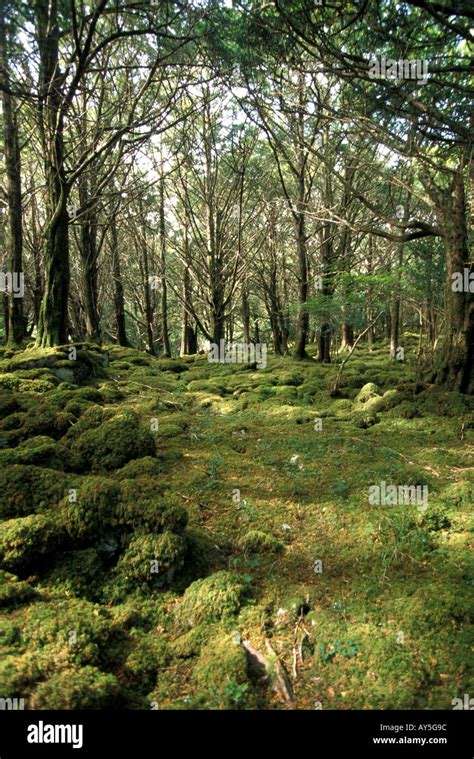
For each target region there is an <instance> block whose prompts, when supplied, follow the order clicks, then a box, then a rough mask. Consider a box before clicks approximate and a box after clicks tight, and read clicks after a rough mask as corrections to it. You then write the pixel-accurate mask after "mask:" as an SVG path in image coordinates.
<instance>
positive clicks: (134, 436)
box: [72, 410, 155, 472]
mask: <svg viewBox="0 0 474 759" xmlns="http://www.w3.org/2000/svg"><path fill="white" fill-rule="evenodd" d="M83 419H84V417H82V419H81V420H80V421H79V422H78V424H79V423H80V422H81V421H82V420H83ZM72 451H73V452H74V454H75V455H76V456H77V458H78V460H79V461H80V462H81V468H82V469H86V470H87V469H90V470H91V471H94V472H97V471H107V470H112V469H119V468H120V467H123V466H124V464H126V463H127V462H128V461H130V460H131V459H138V458H142V457H143V456H153V455H154V454H155V440H154V438H153V435H152V434H151V433H150V432H148V431H147V430H146V429H145V428H144V427H143V426H142V425H141V424H140V420H139V418H138V415H137V414H135V413H134V412H133V411H128V410H126V411H121V412H119V413H117V414H116V415H115V416H113V417H112V418H111V419H108V420H107V421H105V422H104V423H103V424H101V425H100V427H97V428H96V429H94V430H86V431H85V432H84V433H83V434H82V435H80V437H78V438H77V440H74V442H73V443H72Z"/></svg>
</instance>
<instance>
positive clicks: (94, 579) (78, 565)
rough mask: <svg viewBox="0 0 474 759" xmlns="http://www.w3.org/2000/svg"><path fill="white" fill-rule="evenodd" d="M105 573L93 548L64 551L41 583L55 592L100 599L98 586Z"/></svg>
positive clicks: (102, 564)
mask: <svg viewBox="0 0 474 759" xmlns="http://www.w3.org/2000/svg"><path fill="white" fill-rule="evenodd" d="M104 571H105V565H104V561H103V560H102V557H101V556H100V554H99V553H98V551H96V550H95V549H94V548H85V549H82V550H80V551H66V552H64V553H62V554H60V555H59V556H58V557H57V560H56V562H55V564H54V566H53V567H52V569H50V571H49V572H48V573H46V574H45V575H44V577H43V583H45V584H47V585H52V586H54V588H55V590H56V591H57V592H61V593H64V594H65V595H67V596H70V595H73V596H77V597H78V598H86V599H88V600H93V601H95V600H98V599H99V598H100V586H101V583H102V580H103V576H104Z"/></svg>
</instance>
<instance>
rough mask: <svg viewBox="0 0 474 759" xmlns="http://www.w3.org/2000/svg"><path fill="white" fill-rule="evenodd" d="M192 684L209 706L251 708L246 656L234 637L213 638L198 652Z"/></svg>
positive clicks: (217, 707)
mask: <svg viewBox="0 0 474 759" xmlns="http://www.w3.org/2000/svg"><path fill="white" fill-rule="evenodd" d="M192 678H193V682H194V683H195V685H196V688H197V690H198V694H197V695H198V697H199V695H200V694H202V695H203V696H204V697H205V699H206V701H207V705H208V707H209V706H210V707H211V708H215V709H245V708H251V707H252V706H253V705H254V699H253V698H252V692H251V686H250V681H249V679H248V675H247V657H246V654H245V651H244V649H243V647H242V645H241V644H240V643H237V642H236V641H235V639H234V636H233V635H221V636H219V637H216V638H213V639H212V640H211V641H210V642H209V643H207V644H206V645H205V646H204V648H203V649H202V650H201V653H200V656H199V659H198V661H197V662H196V665H195V667H194V669H193V674H192Z"/></svg>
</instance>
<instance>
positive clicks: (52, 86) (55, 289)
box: [35, 0, 70, 347]
mask: <svg viewBox="0 0 474 759" xmlns="http://www.w3.org/2000/svg"><path fill="white" fill-rule="evenodd" d="M35 13H36V22H37V23H36V26H37V34H38V46H39V53H40V76H39V79H40V98H39V108H38V115H39V127H40V132H41V137H42V142H43V151H44V157H45V176H46V189H47V197H48V213H49V220H48V222H47V224H46V229H45V233H44V234H45V243H44V266H45V289H44V294H43V300H42V302H41V308H40V314H39V321H38V333H37V340H36V342H37V344H38V345H39V346H42V347H50V346H54V345H58V344H64V343H67V340H68V297H69V279H70V272H69V240H68V224H69V216H68V211H67V202H68V194H69V186H68V183H67V181H66V175H65V167H64V115H63V112H62V108H61V106H62V104H63V96H62V91H61V89H62V85H63V83H64V74H62V73H61V70H60V62H59V54H58V42H59V29H58V20H57V0H38V1H37V3H36V4H35Z"/></svg>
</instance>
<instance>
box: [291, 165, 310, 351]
mask: <svg viewBox="0 0 474 759" xmlns="http://www.w3.org/2000/svg"><path fill="white" fill-rule="evenodd" d="M301 197H303V198H304V177H303V176H300V198H301ZM296 234H297V255H298V315H297V318H296V340H295V350H294V356H295V358H306V341H307V337H308V325H309V318H308V312H307V310H306V305H305V304H306V301H307V299H308V262H307V255H306V227H305V215H304V211H303V210H301V211H300V213H299V214H298V221H297V232H296Z"/></svg>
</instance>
